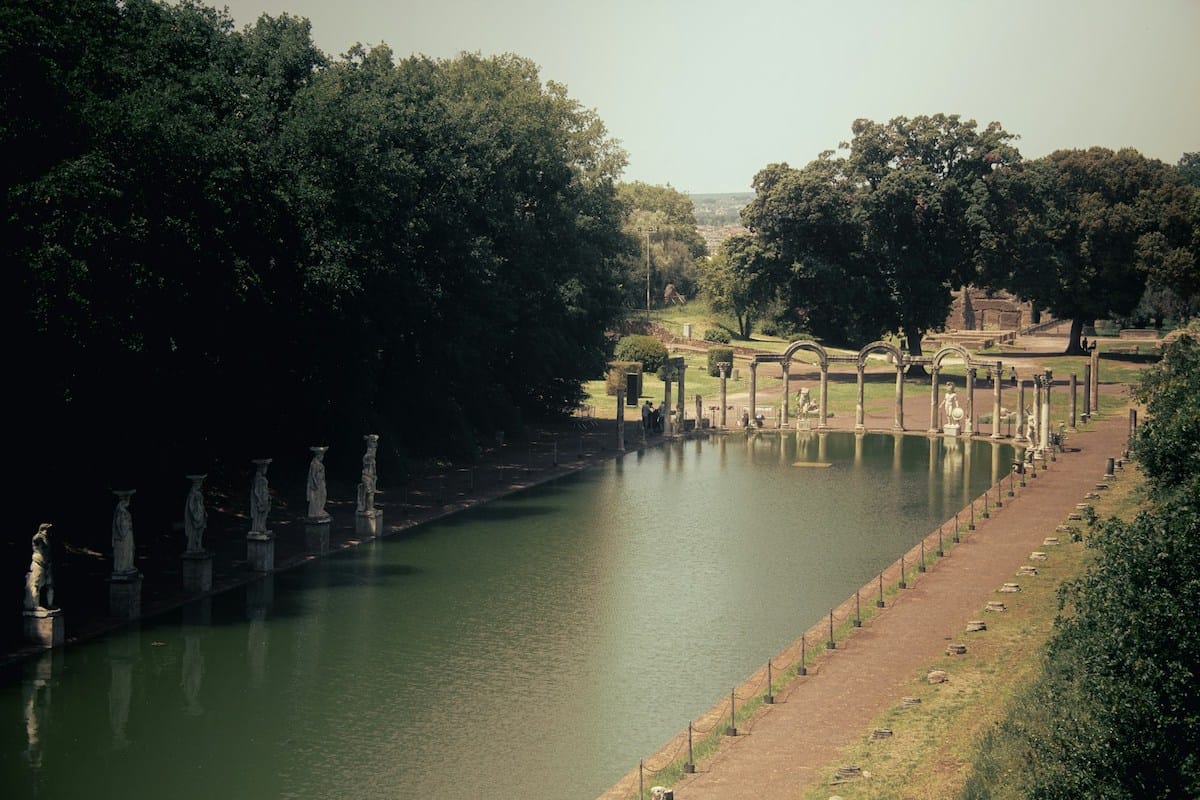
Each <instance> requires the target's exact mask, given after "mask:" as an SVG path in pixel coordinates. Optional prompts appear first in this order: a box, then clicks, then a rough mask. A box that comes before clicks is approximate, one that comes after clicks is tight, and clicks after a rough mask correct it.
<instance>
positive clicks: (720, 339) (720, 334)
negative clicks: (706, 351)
mask: <svg viewBox="0 0 1200 800" xmlns="http://www.w3.org/2000/svg"><path fill="white" fill-rule="evenodd" d="M704 341H706V342H716V343H717V344H729V343H730V342H732V341H733V337H732V336H730V335H729V331H727V330H725V329H724V328H709V329H708V330H706V331H705V332H704ZM710 352H711V351H710Z"/></svg>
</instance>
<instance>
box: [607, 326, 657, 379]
mask: <svg viewBox="0 0 1200 800" xmlns="http://www.w3.org/2000/svg"><path fill="white" fill-rule="evenodd" d="M613 357H614V358H615V359H616V360H618V361H637V362H639V363H641V365H642V369H643V370H644V371H645V372H657V371H658V368H659V367H661V366H662V365H663V362H664V361H666V360H667V346H666V345H665V344H663V343H662V342H660V341H659V340H658V339H655V338H654V337H653V336H641V335H637V334H634V335H632V336H625V337H622V338H621V340H620V341H618V342H617V346H616V348H615V349H614V350H613Z"/></svg>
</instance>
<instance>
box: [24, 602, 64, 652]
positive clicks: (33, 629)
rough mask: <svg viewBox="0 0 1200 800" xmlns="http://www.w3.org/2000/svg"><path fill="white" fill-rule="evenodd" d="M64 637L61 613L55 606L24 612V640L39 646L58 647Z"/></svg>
mask: <svg viewBox="0 0 1200 800" xmlns="http://www.w3.org/2000/svg"><path fill="white" fill-rule="evenodd" d="M65 639H66V625H65V623H64V621H63V613H62V610H61V609H57V608H37V609H33V610H29V611H26V612H25V640H26V641H28V642H32V643H33V644H36V645H38V646H40V647H58V646H59V645H61V644H62V643H63V642H64V641H65Z"/></svg>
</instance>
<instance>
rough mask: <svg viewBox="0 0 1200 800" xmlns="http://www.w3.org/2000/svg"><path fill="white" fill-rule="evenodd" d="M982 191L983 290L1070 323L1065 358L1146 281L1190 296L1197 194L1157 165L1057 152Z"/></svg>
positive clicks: (1108, 154) (1125, 310)
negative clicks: (985, 231)
mask: <svg viewBox="0 0 1200 800" xmlns="http://www.w3.org/2000/svg"><path fill="white" fill-rule="evenodd" d="M989 188H990V191H991V198H990V202H991V203H993V204H994V209H993V217H994V218H995V219H996V220H998V221H999V222H998V225H997V230H998V231H1000V234H999V235H998V236H997V238H996V239H995V240H993V242H992V244H993V245H994V246H995V250H993V252H992V253H991V258H990V259H989V264H990V274H991V278H992V283H993V284H995V285H999V286H1003V287H1004V288H1007V289H1009V290H1011V291H1013V292H1015V293H1016V294H1018V295H1020V296H1021V297H1023V298H1025V299H1027V300H1030V301H1032V302H1034V303H1035V304H1036V305H1038V306H1039V307H1042V308H1046V309H1048V310H1049V311H1050V312H1051V313H1052V314H1054V315H1055V316H1057V317H1060V318H1062V319H1069V320H1071V334H1070V339H1069V343H1068V348H1067V352H1068V353H1080V352H1082V348H1081V347H1080V341H1079V340H1080V335H1081V332H1082V329H1083V326H1084V325H1085V324H1089V323H1091V322H1093V321H1095V320H1096V319H1100V318H1107V317H1114V316H1115V317H1123V316H1127V315H1128V314H1130V313H1131V312H1132V311H1133V310H1134V309H1135V308H1136V307H1137V304H1138V302H1139V300H1141V298H1142V297H1143V294H1144V290H1145V288H1146V286H1147V282H1148V281H1150V282H1153V283H1154V284H1155V285H1158V286H1162V287H1165V288H1169V289H1171V290H1172V291H1176V292H1177V293H1179V294H1180V295H1181V296H1183V297H1191V296H1194V295H1195V293H1196V290H1197V287H1198V284H1197V281H1196V253H1195V249H1194V244H1195V241H1196V240H1195V235H1196V234H1195V231H1196V219H1197V212H1196V201H1197V194H1196V191H1195V190H1194V189H1193V188H1192V187H1190V186H1188V185H1187V184H1185V183H1184V181H1183V180H1182V179H1181V177H1180V175H1179V173H1178V171H1176V170H1175V169H1173V168H1171V167H1169V166H1168V165H1166V164H1164V163H1162V162H1161V161H1157V160H1155V159H1148V158H1146V157H1144V156H1142V155H1141V154H1140V153H1138V152H1137V151H1136V150H1132V149H1124V150H1119V151H1112V150H1108V149H1106V148H1102V147H1093V148H1090V149H1088V150H1060V151H1057V152H1055V153H1052V154H1050V155H1049V156H1046V157H1045V158H1042V159H1038V160H1037V161H1035V162H1032V163H1028V164H1026V165H1024V167H1023V168H1022V169H1020V170H1016V171H1013V172H1011V173H1009V174H1007V175H1005V176H1002V177H1000V176H998V177H997V178H996V179H995V180H994V181H993V182H992V184H991V186H990V187H989ZM998 252H1002V253H1003V254H1004V255H1003V257H996V254H997V253H998Z"/></svg>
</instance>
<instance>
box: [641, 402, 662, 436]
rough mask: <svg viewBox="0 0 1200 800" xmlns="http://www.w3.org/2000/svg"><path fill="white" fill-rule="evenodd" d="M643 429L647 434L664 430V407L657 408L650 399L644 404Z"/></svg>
mask: <svg viewBox="0 0 1200 800" xmlns="http://www.w3.org/2000/svg"><path fill="white" fill-rule="evenodd" d="M642 430H643V431H645V432H646V433H647V435H649V434H651V433H662V432H663V414H662V408H655V407H654V404H653V403H651V402H650V401H649V400H647V401H646V402H645V403H644V404H643V405H642Z"/></svg>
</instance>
